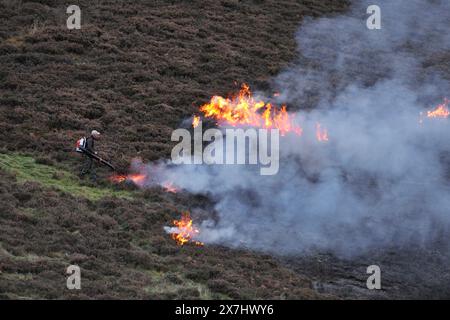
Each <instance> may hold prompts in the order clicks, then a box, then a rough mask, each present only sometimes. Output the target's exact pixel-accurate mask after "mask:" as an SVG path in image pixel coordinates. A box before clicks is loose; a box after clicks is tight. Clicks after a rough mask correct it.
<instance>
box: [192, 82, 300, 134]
mask: <svg viewBox="0 0 450 320" xmlns="http://www.w3.org/2000/svg"><path fill="white" fill-rule="evenodd" d="M200 111H201V112H202V113H203V115H204V117H205V118H212V119H215V120H217V121H218V122H219V124H220V123H225V124H229V125H232V126H237V125H243V126H252V127H258V128H265V129H279V130H280V133H281V135H285V134H286V133H288V132H293V133H295V134H298V135H301V134H302V132H303V130H302V128H301V127H300V126H298V125H297V124H295V121H294V119H293V116H292V115H289V114H288V112H287V111H286V106H284V105H283V106H282V107H281V108H278V107H276V106H273V105H272V104H271V103H266V102H264V101H256V100H255V99H254V98H253V96H252V93H251V91H250V88H249V86H248V85H247V84H243V85H242V87H241V90H240V91H239V93H238V94H237V95H235V96H232V97H231V98H223V97H221V96H213V97H212V98H211V100H210V102H209V103H207V104H204V105H202V106H201V107H200ZM198 122H199V118H196V117H194V119H193V122H192V125H193V126H194V127H196V126H197V125H198Z"/></svg>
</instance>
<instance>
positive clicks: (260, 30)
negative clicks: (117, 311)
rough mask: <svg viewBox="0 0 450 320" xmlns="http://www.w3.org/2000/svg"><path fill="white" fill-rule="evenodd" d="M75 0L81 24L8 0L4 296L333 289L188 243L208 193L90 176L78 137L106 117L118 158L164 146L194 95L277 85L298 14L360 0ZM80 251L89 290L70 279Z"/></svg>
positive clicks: (1, 12)
mask: <svg viewBox="0 0 450 320" xmlns="http://www.w3.org/2000/svg"><path fill="white" fill-rule="evenodd" d="M75 3H76V4H78V5H80V7H81V8H82V17H83V23H82V29H81V30H79V31H77V30H72V31H70V30H67V29H66V28H65V19H66V17H67V15H66V13H65V10H66V7H65V6H64V5H62V4H60V2H59V1H57V0H45V1H43V0H42V1H10V0H2V1H0V63H1V69H0V131H1V132H2V134H1V135H0V146H1V147H0V148H1V149H0V153H1V155H0V177H1V179H0V190H1V192H0V297H1V298H25V299H29V298H150V299H157V298H205V299H209V298H223V299H227V298H275V299H285V298H318V297H322V298H323V297H327V296H326V295H320V294H318V293H316V292H315V291H314V290H313V289H312V287H313V284H312V282H311V280H310V279H309V278H308V277H307V276H303V275H301V273H298V272H294V271H292V270H291V269H290V268H289V267H286V266H284V265H283V264H282V263H281V262H279V261H278V260H277V259H275V258H272V257H269V256H266V255H261V254H257V253H252V252H247V251H236V250H231V249H227V248H222V247H208V246H205V247H201V248H198V247H192V246H186V247H181V248H180V247H178V246H177V245H176V244H175V243H174V241H172V240H171V239H170V237H169V236H168V235H167V234H165V233H164V231H163V226H164V225H168V224H170V223H171V221H172V219H174V218H178V217H179V215H180V213H181V210H184V209H189V208H191V207H194V206H197V205H198V206H200V205H204V204H205V203H207V202H208V201H207V200H205V199H203V198H202V197H193V196H192V195H187V194H183V193H182V194H168V193H165V192H164V191H163V190H161V189H159V188H155V189H150V190H146V191H143V192H142V191H138V190H135V189H134V188H132V187H127V186H123V187H115V186H112V185H110V184H108V183H107V182H103V181H100V182H97V183H95V184H92V183H90V182H82V181H80V180H78V178H77V177H76V176H75V174H76V173H77V170H78V162H79V158H78V157H77V156H74V153H73V152H72V148H73V145H74V142H75V141H76V139H77V138H78V137H80V136H81V135H84V134H85V133H86V132H87V131H88V130H90V129H92V128H96V129H98V130H99V131H101V132H102V133H103V140H102V141H101V143H100V144H99V149H100V150H101V152H102V154H103V155H106V156H108V157H109V158H111V159H113V160H114V162H115V163H117V164H118V165H119V166H120V167H121V168H126V167H127V165H128V164H129V161H130V159H131V158H132V157H134V156H140V157H142V158H143V159H144V160H145V161H150V160H156V159H160V158H164V157H166V156H167V155H168V154H169V152H170V149H171V144H170V143H168V141H169V140H170V133H171V130H172V129H173V128H176V127H177V126H178V125H179V124H180V122H181V121H182V120H183V119H184V118H186V117H188V116H190V115H191V114H192V112H193V111H194V110H195V109H196V106H198V105H199V104H200V103H201V102H203V101H205V100H206V99H208V98H209V97H210V96H211V95H213V94H218V93H219V94H225V93H227V92H228V91H230V90H231V89H232V88H234V86H235V84H234V83H235V82H237V83H240V82H244V81H245V82H249V83H250V84H251V85H256V86H257V87H258V88H260V89H264V88H265V87H266V86H267V81H268V80H269V79H270V77H271V76H273V75H274V74H276V73H278V72H279V71H280V70H281V69H282V68H283V67H284V66H286V65H287V64H288V63H289V61H291V60H292V58H293V57H294V55H295V42H294V37H293V34H294V32H295V30H296V29H297V27H298V25H299V23H300V22H301V20H302V19H303V18H304V17H305V16H312V17H315V16H320V15H324V14H334V13H336V12H341V11H343V10H345V8H346V6H347V4H348V3H347V1H333V0H326V1H315V0H304V1H277V0H266V1H264V0H253V1H250V0H249V1H237V0H224V1H203V0H197V1H167V0H166V1H161V0H160V1H136V0H133V1H121V2H117V1H113V0H100V1H96V2H95V4H94V3H93V2H92V1H87V0H85V1H76V2H75ZM106 175H107V172H106V171H104V172H101V174H100V176H101V177H102V178H106ZM100 180H102V179H100ZM69 264H78V265H79V266H80V267H81V268H82V277H83V280H82V281H83V282H82V286H83V289H82V290H80V291H69V290H67V289H66V287H65V284H66V283H65V281H66V275H65V269H66V267H67V266H68V265H69Z"/></svg>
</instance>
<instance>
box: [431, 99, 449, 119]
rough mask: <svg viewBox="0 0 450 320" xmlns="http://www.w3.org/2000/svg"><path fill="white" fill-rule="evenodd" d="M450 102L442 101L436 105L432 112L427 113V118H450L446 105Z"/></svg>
mask: <svg viewBox="0 0 450 320" xmlns="http://www.w3.org/2000/svg"><path fill="white" fill-rule="evenodd" d="M449 103H450V100H448V99H444V102H443V103H442V104H440V105H438V106H437V107H436V108H435V109H434V110H432V111H427V117H428V118H448V117H449V116H450V110H449V109H448V105H449Z"/></svg>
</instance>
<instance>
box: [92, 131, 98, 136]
mask: <svg viewBox="0 0 450 320" xmlns="http://www.w3.org/2000/svg"><path fill="white" fill-rule="evenodd" d="M91 135H93V136H99V135H100V132H98V131H97V130H92V131H91Z"/></svg>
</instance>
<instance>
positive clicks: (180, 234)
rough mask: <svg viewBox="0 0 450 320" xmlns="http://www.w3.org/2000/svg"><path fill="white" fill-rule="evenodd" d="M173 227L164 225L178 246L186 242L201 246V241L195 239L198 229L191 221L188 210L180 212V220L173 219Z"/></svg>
mask: <svg viewBox="0 0 450 320" xmlns="http://www.w3.org/2000/svg"><path fill="white" fill-rule="evenodd" d="M173 225H174V227H165V228H164V229H165V230H166V232H167V233H170V235H171V237H172V239H173V240H175V241H176V243H177V244H178V245H179V246H183V245H185V244H186V243H188V242H192V243H194V244H195V245H197V246H203V243H202V242H200V241H197V240H195V239H196V238H197V237H198V235H199V233H200V231H199V230H198V229H197V227H195V226H194V225H193V223H192V218H191V215H190V213H189V212H188V211H186V212H183V213H182V214H181V219H180V220H174V221H173Z"/></svg>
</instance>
